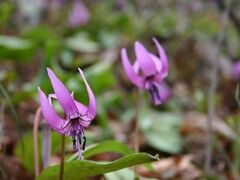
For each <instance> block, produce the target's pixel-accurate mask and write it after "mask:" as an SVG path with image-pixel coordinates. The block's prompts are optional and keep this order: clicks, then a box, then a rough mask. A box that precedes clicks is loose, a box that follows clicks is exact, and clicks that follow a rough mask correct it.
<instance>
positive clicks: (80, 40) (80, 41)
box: [66, 32, 99, 53]
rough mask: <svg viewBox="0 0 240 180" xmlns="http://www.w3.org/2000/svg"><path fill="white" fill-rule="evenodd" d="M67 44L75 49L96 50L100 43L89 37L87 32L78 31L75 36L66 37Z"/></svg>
mask: <svg viewBox="0 0 240 180" xmlns="http://www.w3.org/2000/svg"><path fill="white" fill-rule="evenodd" d="M66 46H67V47H68V48H70V49H72V50H75V51H81V52H88V53H91V52H96V51H97V50H98V48H99V47H98V44H97V43H96V42H94V41H92V40H91V39H90V38H89V35H88V34H87V33H86V32H82V33H77V34H75V35H74V36H73V37H70V38H68V39H66Z"/></svg>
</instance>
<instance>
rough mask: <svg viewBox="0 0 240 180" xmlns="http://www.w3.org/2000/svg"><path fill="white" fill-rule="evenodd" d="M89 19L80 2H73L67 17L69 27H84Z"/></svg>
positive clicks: (84, 7)
mask: <svg viewBox="0 0 240 180" xmlns="http://www.w3.org/2000/svg"><path fill="white" fill-rule="evenodd" d="M89 19H90V13H89V11H88V8H87V7H86V6H85V5H84V4H83V2H82V0H74V2H73V9H72V12H71V13H70V15H69V17H68V22H69V25H70V26H71V27H77V26H81V25H85V24H86V23H87V22H88V21H89Z"/></svg>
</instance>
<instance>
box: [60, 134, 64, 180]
mask: <svg viewBox="0 0 240 180" xmlns="http://www.w3.org/2000/svg"><path fill="white" fill-rule="evenodd" d="M64 156H65V135H62V149H61V164H60V173H59V180H63V173H64Z"/></svg>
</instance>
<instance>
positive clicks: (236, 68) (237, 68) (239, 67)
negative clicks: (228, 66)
mask: <svg viewBox="0 0 240 180" xmlns="http://www.w3.org/2000/svg"><path fill="white" fill-rule="evenodd" d="M232 78H233V79H234V80H236V81H240V61H238V62H236V63H234V64H233V65H232Z"/></svg>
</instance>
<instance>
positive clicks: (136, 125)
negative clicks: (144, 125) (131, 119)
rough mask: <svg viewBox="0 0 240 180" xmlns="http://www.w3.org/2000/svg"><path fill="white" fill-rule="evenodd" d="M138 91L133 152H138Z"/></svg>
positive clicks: (138, 94) (138, 95) (138, 93)
mask: <svg viewBox="0 0 240 180" xmlns="http://www.w3.org/2000/svg"><path fill="white" fill-rule="evenodd" d="M140 99H141V98H140V91H139V90H137V96H136V117H135V127H134V151H135V152H139V112H140Z"/></svg>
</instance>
